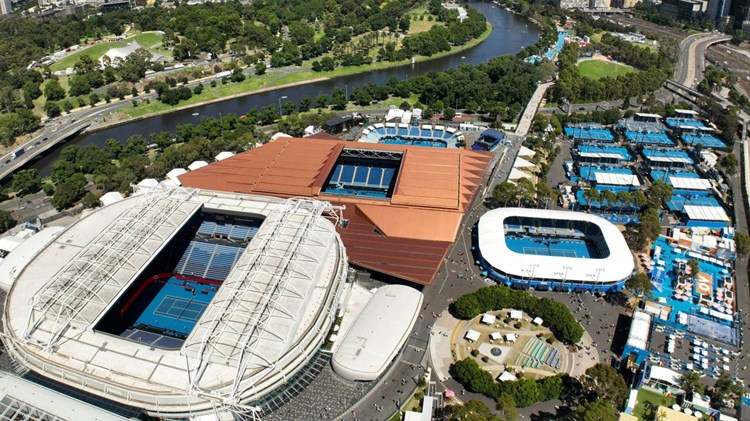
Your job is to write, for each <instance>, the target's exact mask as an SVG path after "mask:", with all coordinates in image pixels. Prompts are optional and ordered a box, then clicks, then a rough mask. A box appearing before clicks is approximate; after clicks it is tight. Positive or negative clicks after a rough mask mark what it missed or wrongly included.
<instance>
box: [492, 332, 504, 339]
mask: <svg viewBox="0 0 750 421" xmlns="http://www.w3.org/2000/svg"><path fill="white" fill-rule="evenodd" d="M502 337H503V334H502V333H500V332H492V333H490V339H492V340H493V341H496V340H498V339H500V338H502Z"/></svg>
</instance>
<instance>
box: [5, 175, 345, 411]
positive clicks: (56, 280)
mask: <svg viewBox="0 0 750 421" xmlns="http://www.w3.org/2000/svg"><path fill="white" fill-rule="evenodd" d="M201 209H203V210H206V211H209V212H228V213H232V214H238V215H252V216H255V217H257V216H260V217H265V220H264V221H263V223H262V224H261V226H260V228H259V229H258V232H257V234H256V235H255V237H254V238H253V240H252V241H251V242H250V244H249V245H248V246H247V248H246V249H245V250H244V251H243V252H242V253H241V254H240V256H239V258H238V260H237V263H236V264H235V265H234V267H233V268H232V269H231V271H230V273H229V275H228V277H227V279H226V281H224V283H223V285H222V286H221V287H220V288H219V291H218V292H217V294H216V296H215V297H214V299H213V300H212V301H211V303H210V304H209V305H208V307H207V308H206V310H205V312H204V313H203V315H202V316H201V318H200V319H199V320H198V322H197V324H196V326H195V328H194V329H193V331H192V332H191V334H190V335H189V336H188V338H187V339H186V341H185V343H184V344H183V346H182V348H181V349H164V348H159V347H154V346H151V345H150V344H145V343H138V342H133V341H131V340H128V339H125V338H122V337H118V336H114V335H108V334H102V333H101V332H98V331H96V330H95V326H96V325H97V323H98V322H99V321H100V320H101V319H102V318H103V317H105V313H106V312H107V311H109V309H111V307H112V306H113V305H114V304H115V302H116V301H117V300H118V299H119V298H120V297H121V296H122V295H123V294H125V293H126V290H128V288H129V287H131V286H132V284H133V282H135V281H136V280H137V279H140V276H141V275H142V273H141V272H142V271H143V270H144V269H145V268H146V267H147V265H148V264H149V263H150V262H151V261H152V260H153V259H154V258H155V257H156V256H157V255H158V254H159V252H160V251H161V250H162V249H163V248H164V247H165V245H166V244H167V243H168V242H169V241H170V239H171V238H173V237H174V236H175V235H177V233H178V232H179V231H180V229H181V228H182V227H183V226H184V225H185V224H187V223H189V221H190V220H191V217H192V216H193V215H195V214H196V213H197V212H199V211H200V210H201ZM335 210H336V209H335V208H333V207H332V206H331V205H330V203H327V202H319V201H314V200H308V199H288V200H282V199H277V198H271V197H264V196H255V195H242V194H234V193H232V194H225V193H218V192H210V191H197V190H188V189H182V188H176V189H163V188H160V187H156V188H153V189H151V190H150V192H149V193H146V194H140V195H134V196H131V197H129V198H127V199H125V200H122V201H120V202H117V203H114V204H111V205H109V206H106V207H103V208H100V209H98V210H96V211H94V212H92V213H91V214H89V215H88V216H85V217H84V218H82V219H81V220H80V221H78V222H77V223H75V224H73V225H71V226H69V227H68V228H66V229H65V230H64V231H63V232H61V233H59V234H58V235H57V236H55V237H54V238H53V239H51V240H48V241H46V242H44V243H43V244H42V245H41V246H39V247H35V248H34V250H38V252H37V253H34V255H33V257H30V258H29V260H27V263H26V266H25V267H22V268H20V269H15V270H16V271H17V272H18V275H17V278H16V280H15V282H14V284H13V286H12V287H11V288H10V291H9V293H8V297H7V300H6V306H5V309H4V317H3V327H4V332H5V334H6V339H7V343H8V344H9V347H8V350H9V352H10V353H11V355H13V356H14V357H15V358H16V359H17V360H18V361H22V362H23V364H24V365H25V366H27V367H28V368H30V369H33V370H35V371H38V372H40V373H44V374H43V375H44V376H46V377H50V378H52V379H54V380H56V381H60V382H62V383H66V384H68V385H69V386H72V387H76V388H80V389H82V390H85V391H86V392H89V393H93V394H96V395H99V396H104V397H106V398H108V399H111V400H114V401H117V402H120V403H123V404H127V405H131V406H136V407H139V408H143V409H145V410H146V411H147V412H149V413H150V414H152V415H156V414H170V416H172V417H178V418H179V417H187V416H195V415H201V414H213V413H214V410H215V409H216V408H217V407H224V408H227V407H231V408H237V407H238V406H241V405H243V404H246V403H248V402H252V401H254V400H257V399H260V398H262V397H263V396H265V395H266V394H268V393H270V392H271V391H273V390H274V389H275V388H276V387H278V386H280V385H281V384H283V383H284V382H286V381H287V380H288V379H289V378H290V377H291V376H293V375H294V373H296V372H297V371H299V370H300V369H301V368H302V367H304V366H305V364H306V363H307V362H308V361H309V358H310V357H311V355H312V354H313V353H314V352H316V351H317V350H318V348H319V346H320V345H321V344H322V343H323V341H324V340H325V335H326V334H327V332H328V329H329V328H330V325H331V324H332V321H333V318H334V316H335V311H334V309H335V307H336V305H337V303H336V301H337V300H338V297H339V295H340V291H341V289H342V286H343V283H344V281H345V279H346V272H347V268H348V266H347V264H346V252H345V251H344V248H343V245H342V243H341V240H340V238H339V236H338V234H337V233H336V231H335V225H334V223H332V222H331V221H329V220H328V219H327V218H324V217H323V216H322V215H323V214H330V213H332V212H334V211H335ZM46 232H47V230H43V231H41V232H40V233H39V234H37V235H36V236H34V237H32V238H31V239H30V240H29V241H30V242H32V241H34V240H35V239H36V237H40V238H41V237H43V236H44V234H45V233H46ZM21 247H23V245H22V246H21ZM21 247H19V250H20V249H21ZM19 250H16V251H15V252H18V251H19ZM15 252H14V253H15ZM19 254H20V253H19ZM39 262H43V264H39ZM21 285H22V287H21Z"/></svg>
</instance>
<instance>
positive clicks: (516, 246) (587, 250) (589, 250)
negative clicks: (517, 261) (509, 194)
mask: <svg viewBox="0 0 750 421" xmlns="http://www.w3.org/2000/svg"><path fill="white" fill-rule="evenodd" d="M505 244H506V245H507V246H508V248H509V249H510V250H512V251H514V252H516V253H520V254H527V255H534V256H554V257H574V258H579V259H596V258H598V257H599V253H598V251H597V250H596V247H595V246H594V245H593V244H591V243H589V242H587V241H586V240H584V239H577V238H550V237H536V236H531V235H506V236H505Z"/></svg>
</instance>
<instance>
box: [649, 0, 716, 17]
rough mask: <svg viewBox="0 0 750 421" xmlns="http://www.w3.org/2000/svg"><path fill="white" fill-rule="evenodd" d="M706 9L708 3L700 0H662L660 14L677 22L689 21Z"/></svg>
mask: <svg viewBox="0 0 750 421" xmlns="http://www.w3.org/2000/svg"><path fill="white" fill-rule="evenodd" d="M707 9H708V2H707V1H701V0H663V1H662V2H661V6H660V10H661V13H662V14H664V15H666V16H669V17H671V18H673V19H678V20H690V19H692V18H693V17H695V16H696V15H698V14H700V13H703V12H705V11H706V10H707Z"/></svg>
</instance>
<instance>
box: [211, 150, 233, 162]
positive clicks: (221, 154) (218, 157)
mask: <svg viewBox="0 0 750 421" xmlns="http://www.w3.org/2000/svg"><path fill="white" fill-rule="evenodd" d="M233 156H234V152H227V151H224V152H219V154H218V155H216V156H215V157H214V158H215V159H216V160H217V161H223V160H225V159H227V158H231V157H233Z"/></svg>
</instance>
